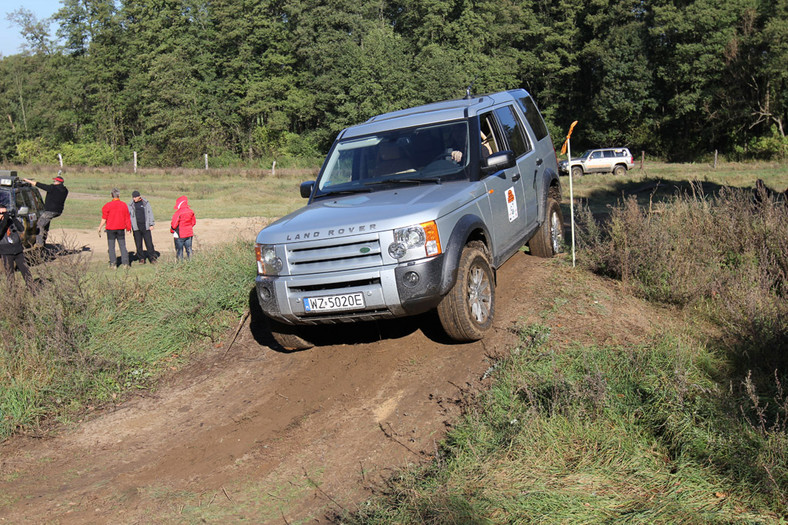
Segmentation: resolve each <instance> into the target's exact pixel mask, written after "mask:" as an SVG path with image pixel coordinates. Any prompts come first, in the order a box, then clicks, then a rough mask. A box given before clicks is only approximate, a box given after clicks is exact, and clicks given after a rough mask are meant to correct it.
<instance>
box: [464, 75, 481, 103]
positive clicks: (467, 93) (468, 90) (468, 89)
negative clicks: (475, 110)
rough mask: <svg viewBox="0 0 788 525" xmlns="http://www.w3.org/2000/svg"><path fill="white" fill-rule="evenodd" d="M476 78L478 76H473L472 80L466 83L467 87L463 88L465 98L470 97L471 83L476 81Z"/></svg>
mask: <svg viewBox="0 0 788 525" xmlns="http://www.w3.org/2000/svg"><path fill="white" fill-rule="evenodd" d="M477 78H479V77H478V76H476V77H474V78H473V80H471V83H470V84H468V87H467V88H465V100H470V99H471V89H473V84H474V83H475V82H476V79H477Z"/></svg>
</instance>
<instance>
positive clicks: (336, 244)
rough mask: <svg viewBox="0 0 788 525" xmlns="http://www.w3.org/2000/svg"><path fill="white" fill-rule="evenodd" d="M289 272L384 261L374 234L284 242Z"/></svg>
mask: <svg viewBox="0 0 788 525" xmlns="http://www.w3.org/2000/svg"><path fill="white" fill-rule="evenodd" d="M287 265H288V268H289V273H290V275H303V274H312V273H321V272H329V271H330V272H334V271H343V270H356V269H362V268H374V267H377V266H382V265H383V259H382V256H381V248H380V240H379V239H378V236H377V235H376V234H371V235H356V236H353V237H344V238H342V239H326V240H319V241H309V242H304V243H297V244H289V245H287Z"/></svg>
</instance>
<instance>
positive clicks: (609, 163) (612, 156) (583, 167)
mask: <svg viewBox="0 0 788 525" xmlns="http://www.w3.org/2000/svg"><path fill="white" fill-rule="evenodd" d="M568 165H569V163H568V162H567V161H565V160H562V161H561V162H559V163H558V168H559V169H560V170H561V174H562V175H567V174H568V173H569V168H568ZM634 167H635V159H634V158H633V157H632V153H630V152H629V150H628V149H627V148H602V149H589V150H586V151H585V152H584V153H583V154H582V155H580V157H578V158H574V159H572V176H573V177H581V176H583V175H584V174H586V173H610V172H612V173H613V175H624V174H626V172H627V170H631V169H632V168H634Z"/></svg>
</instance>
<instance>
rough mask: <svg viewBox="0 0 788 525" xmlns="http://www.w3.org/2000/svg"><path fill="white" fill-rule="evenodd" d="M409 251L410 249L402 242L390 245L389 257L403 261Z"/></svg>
mask: <svg viewBox="0 0 788 525" xmlns="http://www.w3.org/2000/svg"><path fill="white" fill-rule="evenodd" d="M407 251H408V247H407V246H405V245H404V244H403V243H401V242H393V243H391V244H389V255H391V256H392V257H393V258H395V259H402V258H403V257H405V253H406V252H407Z"/></svg>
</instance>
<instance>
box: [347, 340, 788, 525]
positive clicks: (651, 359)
mask: <svg viewBox="0 0 788 525" xmlns="http://www.w3.org/2000/svg"><path fill="white" fill-rule="evenodd" d="M546 333H547V332H546V329H545V328H544V327H541V326H527V327H523V328H522V330H521V340H522V344H521V345H520V346H519V347H518V348H516V349H515V350H514V351H513V352H512V353H511V355H510V356H509V357H507V358H505V359H503V360H502V361H500V362H499V363H498V364H497V366H496V367H495V371H494V384H493V385H492V387H491V389H490V390H489V391H486V392H483V393H482V394H480V395H479V396H478V398H477V399H475V400H474V402H472V403H469V404H468V406H467V414H466V415H465V417H464V419H463V420H462V421H461V422H460V423H459V424H458V425H457V426H456V427H455V428H454V429H453V430H452V431H451V432H450V433H449V435H448V436H447V438H446V440H445V442H444V444H443V446H442V448H441V449H440V451H439V454H438V457H437V458H436V459H435V460H434V461H433V462H432V463H431V464H429V465H428V466H426V467H422V468H420V469H415V470H410V471H406V472H403V473H402V474H401V475H400V476H398V477H395V478H394V479H391V480H390V481H389V482H388V485H387V486H386V487H384V490H383V494H382V496H381V497H378V498H375V499H372V500H369V501H367V502H365V503H364V504H362V505H361V506H360V507H359V509H358V510H357V511H356V512H355V513H353V514H352V515H345V516H342V517H340V518H338V519H339V520H341V521H343V522H345V523H414V524H415V523H432V524H443V523H445V524H449V523H452V524H453V523H610V522H619V521H621V522H627V523H729V522H738V521H744V522H749V523H769V522H773V521H775V520H778V519H780V516H782V517H783V518H784V517H785V514H786V511H785V509H786V503H788V449H787V448H786V445H788V441H787V440H786V437H785V433H784V431H782V432H775V431H768V430H767V431H765V432H764V430H763V429H762V428H760V427H759V426H758V425H757V424H752V422H751V421H749V420H748V419H746V418H744V417H743V416H741V413H742V412H741V410H742V409H744V408H745V406H746V409H745V410H750V409H751V408H752V406H753V403H754V402H756V401H759V402H762V400H759V398H758V396H757V395H755V394H753V395H752V397H748V396H741V397H733V396H730V395H729V393H728V392H727V391H726V390H725V389H724V388H721V387H720V385H719V384H718V383H717V382H716V381H715V379H714V374H715V370H716V369H717V367H719V366H721V363H720V362H719V358H718V357H715V356H714V355H713V354H712V353H710V352H709V351H708V350H706V349H705V348H704V347H702V346H698V345H696V344H692V343H691V342H689V341H684V340H681V339H676V338H673V337H670V336H668V337H664V338H660V339H657V340H655V341H654V342H653V343H651V344H647V345H645V346H641V347H586V346H572V347H570V348H568V349H560V348H556V347H554V346H551V345H550V344H549V343H546V342H545V341H546V338H545V335H546ZM779 411H780V413H781V416H782V417H783V418H785V417H786V416H788V405H786V404H785V403H783V404H782V406H781V407H780V409H779Z"/></svg>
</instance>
